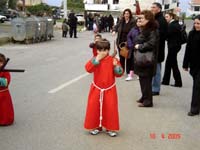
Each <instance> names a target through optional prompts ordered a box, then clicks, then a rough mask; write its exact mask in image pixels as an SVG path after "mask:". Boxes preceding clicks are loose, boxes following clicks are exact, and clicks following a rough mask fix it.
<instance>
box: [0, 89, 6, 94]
mask: <svg viewBox="0 0 200 150" xmlns="http://www.w3.org/2000/svg"><path fill="white" fill-rule="evenodd" d="M5 91H8V89H7V88H6V89H3V90H0V93H2V92H5Z"/></svg>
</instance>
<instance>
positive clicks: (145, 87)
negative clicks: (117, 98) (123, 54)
mask: <svg viewBox="0 0 200 150" xmlns="http://www.w3.org/2000/svg"><path fill="white" fill-rule="evenodd" d="M137 26H138V27H139V28H140V33H139V35H138V36H137V37H136V39H135V51H140V52H141V53H147V52H152V53H153V56H154V60H157V51H158V42H159V33H158V30H157V28H158V24H157V23H156V21H155V19H154V15H153V13H152V12H151V11H149V10H144V11H142V12H141V15H140V16H139V18H138V22H137ZM156 63H157V62H156V61H153V64H152V65H151V66H143V67H141V66H139V65H138V64H137V63H135V64H134V67H135V74H137V75H138V76H139V81H140V87H141V92H142V97H141V98H140V99H139V100H138V101H137V102H138V103H139V105H138V106H139V107H153V97H152V77H153V76H154V75H155V73H156Z"/></svg>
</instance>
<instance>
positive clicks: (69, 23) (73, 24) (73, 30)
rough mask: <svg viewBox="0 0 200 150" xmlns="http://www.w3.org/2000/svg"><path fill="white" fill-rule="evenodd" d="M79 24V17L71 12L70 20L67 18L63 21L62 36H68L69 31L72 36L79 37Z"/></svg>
mask: <svg viewBox="0 0 200 150" xmlns="http://www.w3.org/2000/svg"><path fill="white" fill-rule="evenodd" d="M77 24H78V19H77V17H76V16H75V13H73V12H71V13H70V14H69V16H68V20H67V19H66V18H65V19H64V20H63V22H62V37H65V38H66V37H67V34H68V31H69V36H70V38H72V37H74V38H77Z"/></svg>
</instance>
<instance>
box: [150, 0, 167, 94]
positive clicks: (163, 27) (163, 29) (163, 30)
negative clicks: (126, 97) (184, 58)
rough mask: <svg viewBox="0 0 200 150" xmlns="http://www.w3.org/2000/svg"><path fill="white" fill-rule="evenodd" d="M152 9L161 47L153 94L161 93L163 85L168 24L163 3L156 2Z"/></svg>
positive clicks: (153, 83)
mask: <svg viewBox="0 0 200 150" xmlns="http://www.w3.org/2000/svg"><path fill="white" fill-rule="evenodd" d="M151 11H152V13H153V14H154V15H155V19H156V21H157V22H158V24H159V28H158V30H159V36H160V40H159V49H158V57H157V70H156V75H155V76H154V77H153V81H152V94H153V95H159V94H160V86H161V63H162V62H163V61H164V59H165V40H166V35H167V29H168V24H167V21H166V20H165V18H164V16H163V13H162V12H161V11H162V5H161V4H160V3H157V2H154V3H153V4H152V6H151Z"/></svg>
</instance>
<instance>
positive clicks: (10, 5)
mask: <svg viewBox="0 0 200 150" xmlns="http://www.w3.org/2000/svg"><path fill="white" fill-rule="evenodd" d="M16 4H17V1H16V0H9V1H8V8H11V9H15V8H16Z"/></svg>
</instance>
